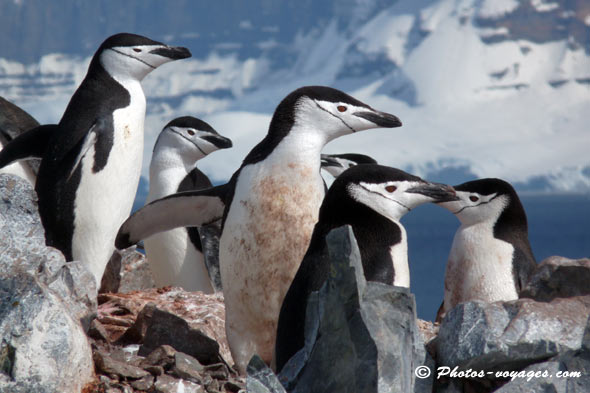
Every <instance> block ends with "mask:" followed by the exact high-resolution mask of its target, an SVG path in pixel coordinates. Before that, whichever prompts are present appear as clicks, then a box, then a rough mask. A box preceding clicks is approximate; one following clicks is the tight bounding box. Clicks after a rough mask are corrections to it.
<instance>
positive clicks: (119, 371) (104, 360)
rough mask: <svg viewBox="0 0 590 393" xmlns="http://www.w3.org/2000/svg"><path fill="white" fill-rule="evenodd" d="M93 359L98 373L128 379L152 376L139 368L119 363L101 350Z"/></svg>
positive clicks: (96, 352) (95, 353)
mask: <svg viewBox="0 0 590 393" xmlns="http://www.w3.org/2000/svg"><path fill="white" fill-rule="evenodd" d="M93 358H94V365H95V366H96V369H97V371H99V372H101V373H104V374H107V375H118V376H120V377H123V378H126V379H140V378H143V377H147V376H151V374H150V373H148V372H147V371H145V370H143V369H141V368H139V367H135V366H132V365H130V364H127V363H124V362H120V361H117V360H115V359H113V358H112V357H111V356H109V355H108V354H106V353H104V352H102V351H100V350H97V351H95V352H94V355H93Z"/></svg>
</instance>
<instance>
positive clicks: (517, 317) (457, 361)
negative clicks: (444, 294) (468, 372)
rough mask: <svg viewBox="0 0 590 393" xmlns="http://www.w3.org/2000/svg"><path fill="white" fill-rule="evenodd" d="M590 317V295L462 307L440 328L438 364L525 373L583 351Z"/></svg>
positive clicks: (447, 317) (446, 318) (465, 305)
mask: <svg viewBox="0 0 590 393" xmlns="http://www.w3.org/2000/svg"><path fill="white" fill-rule="evenodd" d="M589 314H590V296H580V297H574V298H567V299H561V298H557V299H554V300H553V301H551V302H549V303H544V302H535V301H533V300H531V299H519V300H515V301H511V302H496V303H490V304H486V303H480V302H468V303H463V304H459V305H458V306H457V307H455V308H454V309H452V310H451V311H450V312H449V313H448V314H447V316H446V317H445V318H444V320H443V322H442V324H441V326H440V331H439V335H438V338H437V344H438V352H437V355H438V357H437V360H438V362H439V365H442V366H449V367H454V366H460V367H461V368H464V369H467V368H472V369H475V370H494V369H499V370H513V369H520V368H523V367H525V366H527V365H529V364H531V363H536V362H539V361H542V360H544V359H548V358H550V357H553V356H556V355H558V354H561V353H565V352H566V351H568V350H577V349H579V348H581V345H582V337H583V334H584V328H585V326H586V319H587V318H588V315H589Z"/></svg>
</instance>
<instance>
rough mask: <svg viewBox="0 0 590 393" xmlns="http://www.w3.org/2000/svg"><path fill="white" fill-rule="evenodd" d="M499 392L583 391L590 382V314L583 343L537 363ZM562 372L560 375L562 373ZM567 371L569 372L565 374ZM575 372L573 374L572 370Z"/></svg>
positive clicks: (585, 390)
mask: <svg viewBox="0 0 590 393" xmlns="http://www.w3.org/2000/svg"><path fill="white" fill-rule="evenodd" d="M521 373H522V374H520V375H518V377H517V378H515V379H514V380H512V381H510V382H508V383H507V384H506V385H504V386H503V387H502V388H500V389H498V390H497V391H496V392H497V393H545V392H555V393H566V392H567V393H582V392H587V391H588V387H589V386H590V318H589V319H588V322H587V324H586V329H585V332H584V338H583V341H582V346H581V348H580V349H579V350H576V351H568V352H566V353H565V354H563V355H560V356H557V357H555V358H552V359H550V360H549V361H547V362H543V363H537V364H533V365H531V366H528V367H527V368H525V369H524V370H522V371H521ZM558 373H560V374H559V376H560V377H558ZM564 373H565V374H564ZM572 373H573V374H572Z"/></svg>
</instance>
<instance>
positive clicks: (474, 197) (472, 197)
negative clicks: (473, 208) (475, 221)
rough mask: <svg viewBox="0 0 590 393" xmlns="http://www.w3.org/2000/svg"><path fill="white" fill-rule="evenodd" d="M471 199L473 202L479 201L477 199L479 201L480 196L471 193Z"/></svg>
mask: <svg viewBox="0 0 590 393" xmlns="http://www.w3.org/2000/svg"><path fill="white" fill-rule="evenodd" d="M469 200H470V201H471V202H477V201H479V198H478V197H476V196H475V195H471V196H470V197H469Z"/></svg>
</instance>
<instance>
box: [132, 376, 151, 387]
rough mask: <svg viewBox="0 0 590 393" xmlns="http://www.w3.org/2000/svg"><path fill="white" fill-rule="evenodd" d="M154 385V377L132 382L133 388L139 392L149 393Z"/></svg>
mask: <svg viewBox="0 0 590 393" xmlns="http://www.w3.org/2000/svg"><path fill="white" fill-rule="evenodd" d="M153 385H154V377H152V376H151V375H148V376H145V377H143V378H140V379H138V380H136V381H132V382H131V387H133V389H137V390H143V391H147V390H149V389H150V388H151V387H152V386H153Z"/></svg>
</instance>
